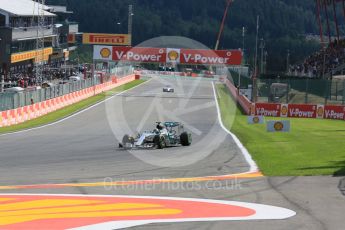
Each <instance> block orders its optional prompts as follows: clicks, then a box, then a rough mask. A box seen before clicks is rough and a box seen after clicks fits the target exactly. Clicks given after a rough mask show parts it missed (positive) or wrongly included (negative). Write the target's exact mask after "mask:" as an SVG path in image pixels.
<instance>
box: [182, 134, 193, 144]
mask: <svg viewBox="0 0 345 230" xmlns="http://www.w3.org/2000/svg"><path fill="white" fill-rule="evenodd" d="M180 142H181V145H182V146H190V145H191V143H192V137H191V136H190V135H189V134H188V133H187V132H183V133H181V135H180Z"/></svg>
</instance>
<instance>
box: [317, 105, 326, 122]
mask: <svg viewBox="0 0 345 230" xmlns="http://www.w3.org/2000/svg"><path fill="white" fill-rule="evenodd" d="M324 113H325V107H324V106H323V105H318V106H317V109H316V118H319V119H322V118H323V115H324Z"/></svg>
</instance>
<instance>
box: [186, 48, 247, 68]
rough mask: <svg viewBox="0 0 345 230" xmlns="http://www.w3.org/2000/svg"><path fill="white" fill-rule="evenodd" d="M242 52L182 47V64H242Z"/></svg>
mask: <svg viewBox="0 0 345 230" xmlns="http://www.w3.org/2000/svg"><path fill="white" fill-rule="evenodd" d="M241 62H242V52H241V51H239V50H193V49H181V55H180V63H181V64H192V65H193V64H200V65H241Z"/></svg>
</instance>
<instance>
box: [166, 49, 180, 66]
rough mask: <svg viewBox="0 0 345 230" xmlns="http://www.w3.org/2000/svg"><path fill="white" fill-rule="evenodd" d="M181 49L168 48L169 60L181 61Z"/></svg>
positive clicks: (173, 61)
mask: <svg viewBox="0 0 345 230" xmlns="http://www.w3.org/2000/svg"><path fill="white" fill-rule="evenodd" d="M180 54H181V50H180V49H170V48H169V49H167V62H168V63H169V62H170V63H180Z"/></svg>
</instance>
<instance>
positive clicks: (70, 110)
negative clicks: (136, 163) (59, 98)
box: [0, 80, 144, 134]
mask: <svg viewBox="0 0 345 230" xmlns="http://www.w3.org/2000/svg"><path fill="white" fill-rule="evenodd" d="M143 82H144V80H135V81H132V82H129V83H127V84H124V85H122V86H119V87H116V88H114V89H112V90H109V91H106V92H103V93H100V94H97V95H95V96H92V97H90V98H87V99H85V100H82V101H80V102H78V103H75V104H73V105H69V106H67V107H65V108H62V109H59V110H57V111H54V112H52V113H49V114H47V115H45V116H42V117H39V118H36V119H33V120H30V121H27V122H24V123H21V124H18V125H13V126H9V127H2V128H0V134H3V133H9V132H16V131H20V130H25V129H30V128H34V127H39V126H42V125H46V124H49V123H52V122H55V121H58V120H61V119H63V118H65V117H68V116H70V115H72V114H74V113H77V112H78V111H81V110H83V109H85V108H87V107H89V106H91V105H94V104H96V103H98V102H100V101H103V100H104V99H105V98H106V97H107V96H111V95H112V94H116V93H120V92H122V91H125V90H128V89H130V88H133V87H135V86H137V85H139V84H141V83H143Z"/></svg>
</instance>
